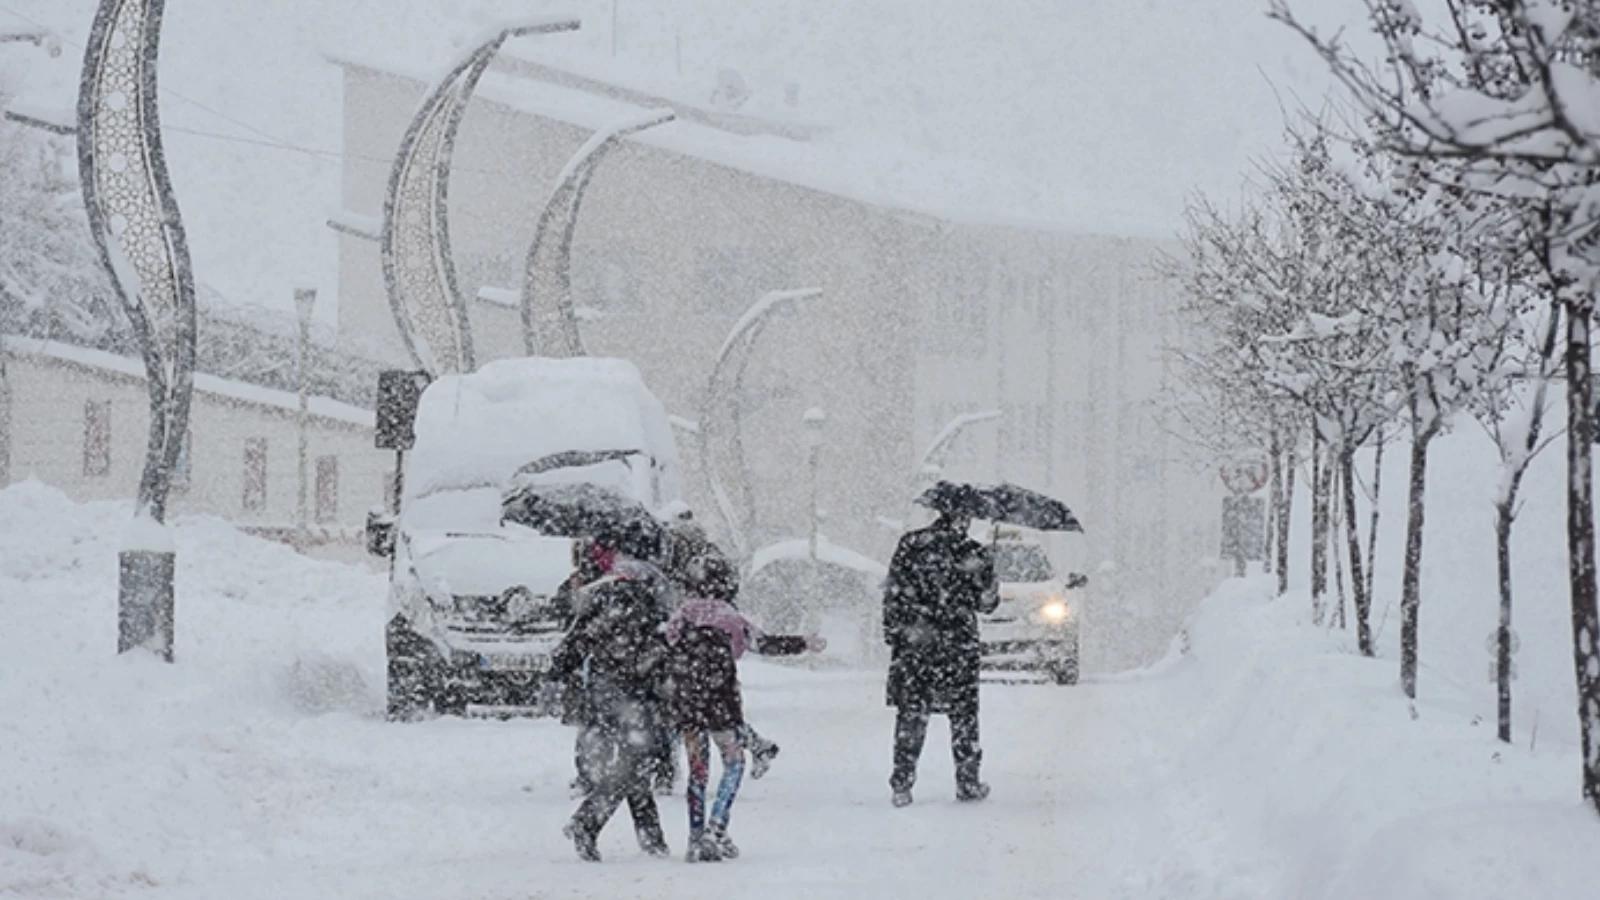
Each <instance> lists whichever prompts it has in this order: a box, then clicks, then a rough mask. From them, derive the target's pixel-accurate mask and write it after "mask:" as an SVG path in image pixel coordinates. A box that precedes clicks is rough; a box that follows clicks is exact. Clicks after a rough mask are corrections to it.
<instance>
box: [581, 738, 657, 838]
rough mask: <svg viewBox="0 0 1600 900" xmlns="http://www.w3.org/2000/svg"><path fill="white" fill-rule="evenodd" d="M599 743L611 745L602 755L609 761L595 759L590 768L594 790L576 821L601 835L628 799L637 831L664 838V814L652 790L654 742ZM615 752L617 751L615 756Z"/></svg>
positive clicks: (585, 798) (590, 832)
mask: <svg viewBox="0 0 1600 900" xmlns="http://www.w3.org/2000/svg"><path fill="white" fill-rule="evenodd" d="M608 737H610V735H608ZM596 743H597V744H599V743H604V744H606V745H608V746H607V747H606V749H605V751H601V752H604V753H605V754H606V756H608V757H609V759H605V760H604V761H602V760H601V759H591V761H590V765H589V769H590V772H591V774H592V776H593V777H595V779H596V781H595V784H594V789H593V790H591V791H590V792H589V793H588V795H587V796H585V797H584V798H583V803H582V804H581V805H579V806H578V811H577V812H576V813H574V814H573V816H572V820H573V821H574V822H575V823H577V825H578V826H579V827H581V828H582V829H583V830H585V831H587V832H588V833H589V834H591V835H595V834H599V833H600V829H602V828H604V827H605V825H606V822H608V821H610V820H611V816H612V814H613V813H615V812H616V811H617V807H618V806H620V805H622V802H623V801H624V800H626V801H627V802H628V811H629V812H630V813H631V814H632V815H633V827H634V830H635V831H637V832H639V833H640V834H641V835H660V833H661V813H660V811H659V810H658V809H657V808H656V798H655V795H654V794H652V793H651V791H650V772H651V770H652V763H653V762H654V759H655V747H654V746H653V742H645V743H644V744H642V745H641V744H637V743H634V742H633V741H629V740H618V739H614V738H613V739H610V740H607V741H604V742H598V741H597V742H596ZM597 749H598V748H597ZM611 751H614V752H615V755H614V756H613V755H611Z"/></svg>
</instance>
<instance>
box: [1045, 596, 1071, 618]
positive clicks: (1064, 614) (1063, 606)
mask: <svg viewBox="0 0 1600 900" xmlns="http://www.w3.org/2000/svg"><path fill="white" fill-rule="evenodd" d="M1039 619H1040V621H1042V622H1044V623H1045V624H1046V625H1064V624H1066V623H1067V622H1069V621H1071V620H1072V607H1070V606H1068V605H1067V601H1065V600H1063V599H1061V598H1060V597H1051V598H1050V599H1049V600H1046V601H1045V602H1044V604H1043V605H1042V606H1040V607H1039Z"/></svg>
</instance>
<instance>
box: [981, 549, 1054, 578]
mask: <svg viewBox="0 0 1600 900" xmlns="http://www.w3.org/2000/svg"><path fill="white" fill-rule="evenodd" d="M994 574H995V578H997V579H999V580H1000V581H1005V582H1029V581H1049V580H1050V579H1051V578H1053V577H1055V572H1054V571H1052V570H1051V568H1050V559H1049V557H1047V556H1045V553H1044V548H1043V547H1040V546H1038V545H1037V544H1006V543H1002V544H996V545H995V548H994Z"/></svg>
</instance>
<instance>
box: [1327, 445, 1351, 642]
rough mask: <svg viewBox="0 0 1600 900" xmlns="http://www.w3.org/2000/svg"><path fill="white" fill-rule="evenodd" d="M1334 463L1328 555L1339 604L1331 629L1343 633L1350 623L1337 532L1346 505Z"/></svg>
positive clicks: (1330, 462) (1330, 468)
mask: <svg viewBox="0 0 1600 900" xmlns="http://www.w3.org/2000/svg"><path fill="white" fill-rule="evenodd" d="M1329 449H1330V450H1331V449H1332V448H1331V447H1330V448H1329ZM1333 463H1334V461H1333V459H1332V458H1331V456H1330V458H1329V460H1328V478H1329V479H1330V481H1329V482H1328V498H1329V503H1328V555H1329V557H1330V558H1331V562H1332V564H1333V592H1334V596H1335V597H1336V598H1338V604H1337V605H1336V606H1334V608H1333V621H1332V622H1331V623H1330V625H1329V627H1336V628H1338V629H1339V630H1341V631H1343V630H1344V629H1345V628H1348V627H1349V623H1348V622H1347V621H1346V620H1345V611H1344V607H1345V592H1344V571H1345V570H1344V554H1343V553H1341V552H1340V550H1339V536H1338V534H1337V533H1336V532H1337V531H1338V529H1339V516H1340V511H1341V510H1342V509H1343V507H1344V504H1343V503H1342V502H1341V501H1340V499H1339V498H1340V496H1341V494H1340V482H1341V480H1342V473H1341V472H1340V470H1339V467H1338V466H1336V465H1334V464H1333Z"/></svg>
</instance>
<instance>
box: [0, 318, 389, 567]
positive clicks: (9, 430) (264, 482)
mask: <svg viewBox="0 0 1600 900" xmlns="http://www.w3.org/2000/svg"><path fill="white" fill-rule="evenodd" d="M0 354H3V360H0V361H3V365H4V369H3V371H4V379H3V383H0V485H4V484H10V483H13V482H18V481H23V480H26V479H30V478H35V479H38V480H40V481H43V482H45V483H47V484H50V485H52V486H54V487H56V488H59V489H60V490H61V491H62V492H64V493H65V494H67V495H68V496H70V497H72V498H73V499H75V500H79V501H88V500H131V499H132V498H133V497H134V496H135V495H136V493H137V492H138V485H139V479H140V475H141V473H142V471H143V467H144V461H145V447H146V443H147V440H148V433H149V429H148V426H149V395H148V393H147V391H146V382H145V377H144V364H143V362H142V361H139V360H134V359H129V358H127V357H122V356H118V355H115V354H112V353H107V352H104V351H100V350H92V349H86V348H82V347H76V346H72V345H67V344H60V343H54V342H50V341H43V340H38V339H34V338H25V337H14V336H12V337H6V338H4V339H3V340H0ZM298 409H299V399H298V397H297V396H296V395H295V394H290V393H285V392H283V391H275V390H270V389H267V388H262V387H258V386H256V385H251V384H246V383H244V382H239V381H233V380H228V379H222V378H218V377H215V376H211V375H206V374H197V375H196V376H195V390H194V400H193V406H192V409H191V411H190V421H189V434H188V436H187V438H186V442H185V448H184V453H183V456H182V458H181V460H180V463H181V465H180V471H179V473H178V477H177V479H176V480H175V482H174V484H173V488H172V493H171V497H170V500H169V504H168V506H169V508H168V514H169V516H183V515H210V516H217V517H219V518H222V519H226V520H228V521H229V522H232V523H233V524H235V525H236V526H238V527H239V528H241V529H242V530H244V531H247V532H250V533H254V534H257V535H261V536H264V537H270V538H274V539H280V540H286V539H288V538H290V537H291V536H293V534H294V533H295V530H296V528H297V526H298V516H299V509H300V478H299V436H300V432H299V420H298ZM306 436H307V448H308V453H307V456H308V463H309V464H308V472H307V482H306V497H307V503H308V520H309V524H310V529H309V536H310V540H311V543H312V545H313V546H322V547H325V548H327V552H329V553H333V554H336V555H340V556H350V555H351V551H352V550H355V549H359V546H360V542H361V531H362V527H363V525H364V523H365V520H366V515H367V512H368V510H369V509H371V508H372V507H373V506H376V505H381V504H382V503H384V502H385V496H386V491H387V490H388V485H389V484H390V482H391V481H392V479H391V477H390V472H391V470H392V469H393V467H394V462H393V460H394V457H393V454H392V453H385V452H383V451H379V450H377V449H375V447H374V446H373V413H372V411H371V410H366V409H361V408H358V407H355V406H351V405H349V404H345V403H341V402H338V401H335V400H331V399H328V398H325V397H312V398H311V399H310V401H309V413H308V416H307V419H306Z"/></svg>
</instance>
